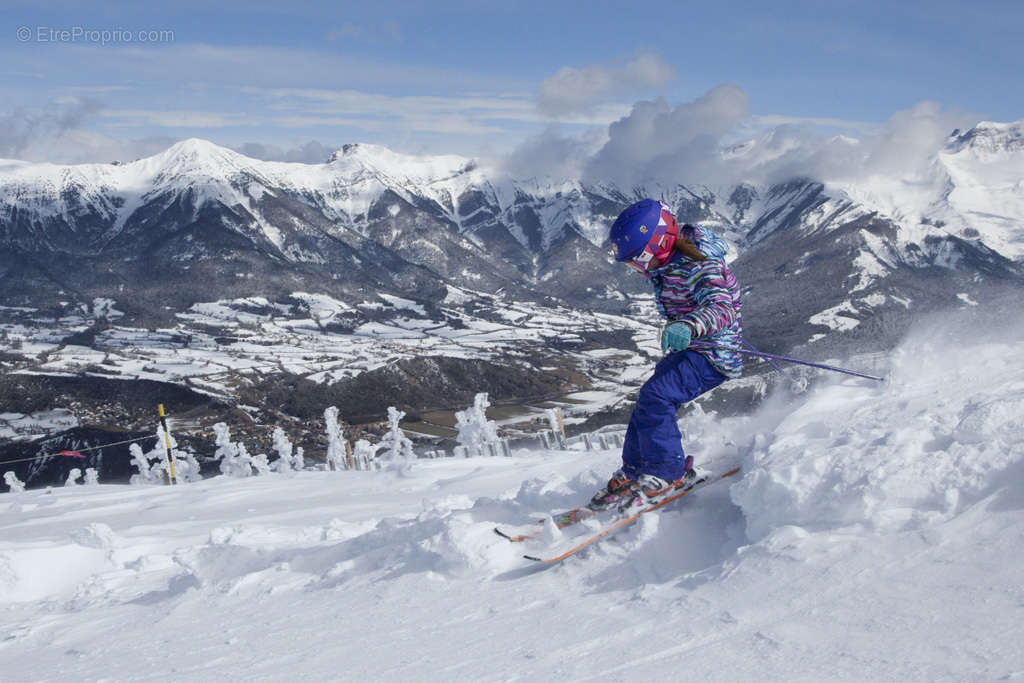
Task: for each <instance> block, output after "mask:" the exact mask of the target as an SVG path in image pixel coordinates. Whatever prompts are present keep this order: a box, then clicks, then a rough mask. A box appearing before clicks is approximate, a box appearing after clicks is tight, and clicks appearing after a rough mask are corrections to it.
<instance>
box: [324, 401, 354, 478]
mask: <svg viewBox="0 0 1024 683" xmlns="http://www.w3.org/2000/svg"><path fill="white" fill-rule="evenodd" d="M324 422H326V423H327V467H328V468H329V469H332V470H345V469H348V463H346V462H345V438H344V437H343V436H342V433H341V425H339V424H338V409H337V408H335V407H334V406H331V407H329V408H327V409H326V410H325V411H324Z"/></svg>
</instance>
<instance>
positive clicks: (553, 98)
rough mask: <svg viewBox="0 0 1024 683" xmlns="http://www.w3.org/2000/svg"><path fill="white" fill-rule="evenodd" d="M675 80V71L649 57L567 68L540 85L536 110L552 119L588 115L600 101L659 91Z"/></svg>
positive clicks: (659, 60)
mask: <svg viewBox="0 0 1024 683" xmlns="http://www.w3.org/2000/svg"><path fill="white" fill-rule="evenodd" d="M674 76H675V69H673V68H672V67H671V66H670V65H668V64H666V63H665V62H664V61H662V60H661V58H660V57H658V56H657V55H652V54H641V55H639V56H637V57H634V58H633V59H632V60H630V61H619V62H613V63H611V64H592V65H590V66H585V67H572V66H566V67H563V68H561V69H559V70H558V73H556V74H555V75H554V76H551V77H550V78H547V79H545V80H544V82H543V83H541V86H540V94H539V96H538V100H537V107H538V109H539V110H540V111H541V112H542V113H544V114H547V115H550V116H555V117H561V116H565V115H568V114H581V113H587V112H589V111H591V109H592V107H593V106H594V105H595V104H596V103H598V102H599V101H601V100H605V99H608V98H612V97H618V96H622V95H628V94H632V93H636V92H639V91H644V90H648V89H650V88H654V87H658V86H661V85H664V84H665V83H667V82H668V81H669V80H670V79H671V78H673V77H674Z"/></svg>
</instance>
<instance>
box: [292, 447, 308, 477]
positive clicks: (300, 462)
mask: <svg viewBox="0 0 1024 683" xmlns="http://www.w3.org/2000/svg"><path fill="white" fill-rule="evenodd" d="M292 467H294V468H295V469H296V470H298V471H300V472H301V471H302V470H304V469H305V468H306V452H305V451H304V450H303V448H302V446H299V447H298V448H296V449H295V455H293V456H292Z"/></svg>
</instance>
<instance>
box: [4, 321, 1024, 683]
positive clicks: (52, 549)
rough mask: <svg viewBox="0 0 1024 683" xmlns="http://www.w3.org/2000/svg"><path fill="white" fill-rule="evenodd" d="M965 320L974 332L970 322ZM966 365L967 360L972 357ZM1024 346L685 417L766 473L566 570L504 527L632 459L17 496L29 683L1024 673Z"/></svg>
mask: <svg viewBox="0 0 1024 683" xmlns="http://www.w3.org/2000/svg"><path fill="white" fill-rule="evenodd" d="M943 329H946V330H948V329H949V327H948V325H947V326H946V327H945V328H943ZM951 348H953V349H955V350H956V352H955V354H951V353H950V349H951ZM1022 351H1024V339H1022V336H1021V335H1020V334H1019V333H1016V332H1014V333H1010V332H1006V331H1003V332H1002V333H1001V334H1000V335H999V336H998V337H995V336H994V337H992V340H991V341H983V342H977V341H973V342H972V341H970V336H969V335H967V334H966V333H965V334H964V335H962V336H961V335H953V336H952V337H944V336H942V335H940V334H937V333H936V331H935V330H933V329H928V330H923V331H922V333H921V334H920V335H919V336H916V337H913V338H911V339H909V340H908V341H907V342H906V343H905V344H904V346H903V347H902V348H901V349H900V350H899V351H898V352H897V353H896V354H895V355H894V356H893V357H892V358H891V359H890V360H891V367H890V370H889V375H890V379H889V382H888V383H887V384H885V385H874V384H868V383H866V382H864V381H863V380H853V379H841V380H833V381H827V382H824V383H823V384H821V385H819V386H818V387H817V388H816V389H813V390H812V391H811V392H809V393H806V394H794V395H792V396H788V397H787V396H782V395H779V396H777V397H775V398H774V399H773V400H771V401H769V402H768V403H766V404H765V406H764V407H763V408H762V409H761V410H760V411H759V412H757V413H756V414H754V415H751V416H749V417H744V418H733V419H729V420H716V419H715V418H714V416H710V415H703V414H699V413H698V414H696V415H692V416H691V417H689V418H688V419H686V420H684V427H685V429H686V431H687V434H688V439H689V442H688V443H689V444H690V447H691V452H693V453H694V454H695V455H696V456H697V457H698V460H699V461H700V462H703V463H704V464H705V465H707V466H709V467H713V468H716V469H717V468H724V467H726V466H729V465H731V464H734V463H739V464H741V465H742V466H743V467H744V472H743V475H742V478H741V479H739V480H738V481H736V483H735V484H733V485H732V486H731V487H729V486H727V485H724V484H723V485H720V486H718V487H712V488H708V489H706V490H705V491H704V492H701V493H698V494H695V495H694V496H692V497H691V498H690V499H688V500H687V501H686V503H685V504H682V505H679V506H678V507H677V508H675V509H670V510H666V511H665V512H664V513H663V514H660V515H657V516H654V515H651V516H649V518H648V519H646V520H644V521H643V522H642V523H640V524H638V525H636V526H635V527H633V528H632V529H630V530H629V531H626V532H623V533H621V534H620V535H619V536H617V537H615V538H614V539H611V540H609V541H607V542H605V543H603V544H601V545H599V546H597V547H595V548H593V549H592V550H590V551H587V552H586V553H584V554H583V555H581V556H579V557H577V558H575V559H573V560H571V561H569V562H566V563H564V564H562V565H560V566H558V567H556V568H553V569H551V570H548V571H539V572H538V571H537V569H536V567H535V566H533V565H530V564H529V563H527V562H526V561H524V560H522V559H521V558H520V557H519V555H520V553H521V552H522V551H523V548H522V547H517V546H515V545H512V544H509V543H506V542H505V541H502V540H501V539H499V538H497V537H496V536H494V535H493V534H492V533H491V527H492V526H494V525H495V524H498V523H500V524H514V523H516V522H519V521H522V520H524V519H529V518H531V517H532V516H533V515H535V514H537V513H543V512H547V511H550V510H553V509H557V508H561V507H563V506H568V505H571V504H573V503H575V502H578V501H579V500H581V499H582V498H584V497H585V496H587V495H589V494H590V493H591V492H592V491H593V490H594V488H595V487H596V486H597V485H598V484H599V482H600V481H601V480H602V478H603V477H605V476H607V474H608V472H609V471H610V470H611V469H612V468H613V467H614V466H615V463H616V460H617V454H615V453H613V452H599V453H596V454H595V453H590V454H588V453H584V452H527V451H517V452H516V453H515V454H514V457H513V458H508V459H506V458H482V459H460V460H441V461H436V460H432V461H419V462H416V463H413V464H412V465H411V466H409V467H406V468H393V469H391V470H388V471H383V472H376V473H366V472H344V473H330V472H303V473H299V474H295V475H291V476H289V475H272V476H267V477H262V478H255V479H248V480H228V479H224V478H215V479H210V480H206V481H204V482H201V483H197V484H192V485H187V486H180V487H176V488H164V487H155V488H148V487H136V488H125V487H115V486H100V487H98V488H89V487H77V488H73V489H69V488H62V489H55V490H53V491H52V493H47V492H44V491H29V492H27V493H23V494H17V495H15V494H3V495H0V510H2V512H3V514H2V516H0V525H2V535H0V539H2V540H0V605H2V608H0V670H2V671H3V672H4V680H10V681H29V680H53V681H62V680H81V679H88V680H92V679H107V680H122V681H132V680H146V679H149V680H152V679H157V680H171V679H173V680H186V681H206V680H212V679H228V680H239V679H245V680H258V681H284V680H297V679H302V680H324V681H326V680H384V681H406V680H422V681H450V680H579V681H583V680H602V681H625V680H635V679H636V678H637V676H642V677H643V678H644V679H646V680H657V681H660V680H679V679H680V678H686V679H687V680H728V681H737V680H741V681H742V680H750V681H762V680H785V681H792V680H808V681H811V680H814V681H817V680H829V679H836V678H842V679H851V680H872V681H874V680H893V681H906V680H929V681H933V680H999V679H1013V678H1016V677H1020V676H1022V675H1024V646H1022V645H1021V644H1022V643H1024V620H1022V619H1021V609H1022V607H1024V589H1022V586H1024V570H1022V569H1021V565H1020V562H1019V558H1020V554H1021V552H1024V497H1022V495H1021V486H1022V485H1024V469H1022V468H1024V446H1022V444H1021V442H1020V440H1019V436H1018V435H1019V431H1020V426H1021V425H1020V415H1021V414H1024V366H1022V364H1021V362H1020V360H1019V358H1020V354H1021V352H1022Z"/></svg>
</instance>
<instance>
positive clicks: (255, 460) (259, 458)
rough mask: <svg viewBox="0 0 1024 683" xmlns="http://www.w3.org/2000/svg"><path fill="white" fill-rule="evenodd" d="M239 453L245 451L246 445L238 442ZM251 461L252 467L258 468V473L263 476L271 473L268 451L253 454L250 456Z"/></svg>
mask: <svg viewBox="0 0 1024 683" xmlns="http://www.w3.org/2000/svg"><path fill="white" fill-rule="evenodd" d="M238 450H239V453H244V452H245V446H243V445H242V444H238ZM249 462H250V463H251V464H252V468H253V469H254V470H256V474H258V475H260V476H263V475H265V474H270V472H271V468H270V462H269V461H268V460H267V454H266V453H260V454H259V455H253V456H250V457H249Z"/></svg>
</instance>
